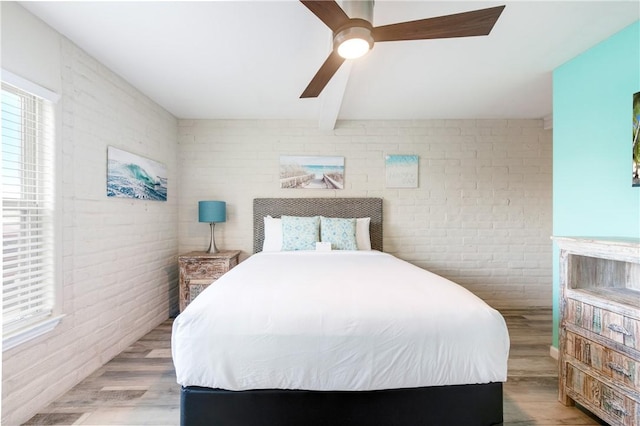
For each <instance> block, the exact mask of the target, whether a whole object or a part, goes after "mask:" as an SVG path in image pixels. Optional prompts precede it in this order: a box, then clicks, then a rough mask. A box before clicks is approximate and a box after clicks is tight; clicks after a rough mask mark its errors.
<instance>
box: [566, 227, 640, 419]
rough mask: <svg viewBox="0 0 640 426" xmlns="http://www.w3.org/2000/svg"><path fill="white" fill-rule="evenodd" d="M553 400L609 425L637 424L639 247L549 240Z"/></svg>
mask: <svg viewBox="0 0 640 426" xmlns="http://www.w3.org/2000/svg"><path fill="white" fill-rule="evenodd" d="M554 240H555V241H556V242H557V243H558V247H559V248H560V286H561V304H560V315H561V321H560V342H559V343H560V348H559V350H560V352H559V360H560V363H559V368H560V371H559V378H560V380H559V399H560V402H562V403H563V404H565V405H571V404H573V403H574V402H576V403H578V404H580V405H582V406H583V407H585V408H587V409H588V410H589V411H591V412H593V413H594V414H595V415H597V416H598V417H600V418H601V419H603V420H605V421H606V422H608V423H609V424H611V425H625V426H637V425H639V424H640V240H639V239H624V238H573V237H571V238H570V237H555V238H554Z"/></svg>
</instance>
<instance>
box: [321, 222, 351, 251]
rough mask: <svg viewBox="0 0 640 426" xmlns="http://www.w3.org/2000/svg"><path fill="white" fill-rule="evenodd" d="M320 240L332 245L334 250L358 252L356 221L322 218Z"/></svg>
mask: <svg viewBox="0 0 640 426" xmlns="http://www.w3.org/2000/svg"><path fill="white" fill-rule="evenodd" d="M320 239H321V240H322V242H329V243H331V249H332V250H358V244H357V243H356V219H338V218H332V217H324V216H323V217H321V218H320Z"/></svg>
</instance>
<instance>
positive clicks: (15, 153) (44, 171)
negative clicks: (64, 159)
mask: <svg viewBox="0 0 640 426" xmlns="http://www.w3.org/2000/svg"><path fill="white" fill-rule="evenodd" d="M7 75H8V73H6V72H5V71H4V70H3V74H2V77H3V82H2V328H3V350H6V349H9V348H10V347H13V346H15V345H16V344H19V343H20V342H21V341H24V340H27V339H29V338H31V337H35V336H36V335H39V334H42V333H43V332H45V331H47V330H48V329H49V328H52V327H53V326H55V324H52V323H51V320H52V318H53V314H54V308H55V301H56V294H55V293H56V291H55V290H56V282H55V281H56V280H55V276H56V270H55V267H56V262H55V259H56V250H55V246H54V245H55V244H54V238H55V215H54V212H55V209H54V207H55V196H54V194H55V192H54V189H55V188H54V187H55V175H54V172H55V167H54V158H55V155H54V152H55V149H54V115H53V102H52V101H50V100H47V99H45V98H43V97H40V96H38V95H34V94H32V93H30V92H28V91H25V90H22V89H21V88H18V87H17V85H13V84H8V83H6V82H5V81H4V80H5V77H6V76H7ZM13 77H15V76H13ZM11 80H16V81H19V80H21V79H20V78H11ZM26 86H31V88H32V87H34V86H35V85H33V84H30V83H28V82H27V84H26ZM35 87H36V88H38V89H39V90H40V91H44V92H45V93H46V92H48V91H47V90H46V89H42V88H39V87H38V86H35ZM54 96H55V95H54ZM58 320H59V319H58ZM55 323H57V321H55ZM43 324H49V325H51V324H52V325H51V327H48V328H47V327H46V326H45V327H44V328H43ZM25 331H26V332H25ZM29 334H30V335H31V336H27V335H29ZM16 336H18V338H17V339H16Z"/></svg>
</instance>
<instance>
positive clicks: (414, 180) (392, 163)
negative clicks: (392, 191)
mask: <svg viewBox="0 0 640 426" xmlns="http://www.w3.org/2000/svg"><path fill="white" fill-rule="evenodd" d="M384 165H385V172H386V183H387V188H417V187H418V156H417V155H387V156H386V157H385V162H384Z"/></svg>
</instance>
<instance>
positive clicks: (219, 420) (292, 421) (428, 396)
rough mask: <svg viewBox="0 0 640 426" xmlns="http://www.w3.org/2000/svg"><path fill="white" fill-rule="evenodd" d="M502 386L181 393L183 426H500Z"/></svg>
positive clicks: (188, 390)
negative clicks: (359, 390) (353, 390)
mask: <svg viewBox="0 0 640 426" xmlns="http://www.w3.org/2000/svg"><path fill="white" fill-rule="evenodd" d="M502 422H503V420H502V383H488V384H477V385H457V386H434V387H423V388H415V389H389V390H380V391H363V392H347V391H303V390H286V391H285V390H252V391H240V392H234V391H227V390H222V389H210V388H202V387H196V386H189V387H183V388H182V391H181V401H180V424H181V425H183V426H196V425H211V426H288V425H292V426H294V425H295V426H299V425H305V426H320V425H323V426H324V425H326V426H329V425H331V426H336V425H348V426H373V425H375V426H378V425H393V426H417V425H465V426H475V425H477V426H488V425H499V424H502Z"/></svg>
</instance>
